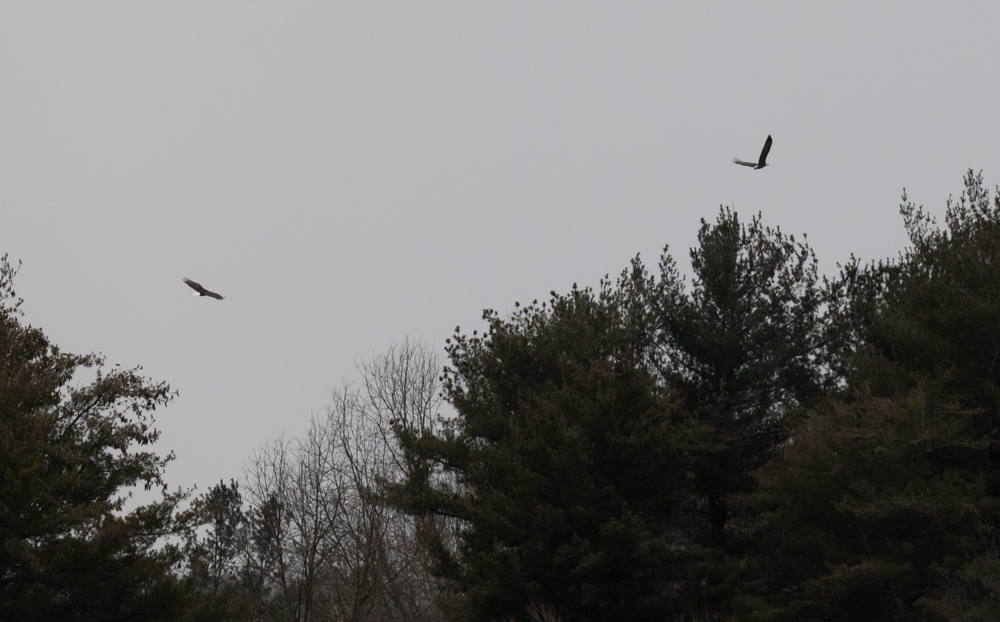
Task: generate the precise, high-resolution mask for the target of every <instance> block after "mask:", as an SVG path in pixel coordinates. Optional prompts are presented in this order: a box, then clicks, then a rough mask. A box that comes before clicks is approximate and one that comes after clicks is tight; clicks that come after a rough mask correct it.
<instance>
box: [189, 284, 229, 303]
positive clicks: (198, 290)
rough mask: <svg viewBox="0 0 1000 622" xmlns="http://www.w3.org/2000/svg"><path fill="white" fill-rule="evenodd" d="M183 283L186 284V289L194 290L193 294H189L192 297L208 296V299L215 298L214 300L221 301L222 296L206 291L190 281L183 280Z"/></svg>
mask: <svg viewBox="0 0 1000 622" xmlns="http://www.w3.org/2000/svg"><path fill="white" fill-rule="evenodd" d="M184 282H185V283H187V285H188V287H190V288H191V289H193V290H194V293H193V294H191V295H192V296H208V297H209V298H215V299H216V300H222V296H220V295H218V294H216V293H215V292H210V291H208V290H207V289H205V288H204V287H202V286H201V285H199V284H198V283H195V282H194V281H192V280H191V279H184Z"/></svg>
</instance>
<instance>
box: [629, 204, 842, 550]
mask: <svg viewBox="0 0 1000 622" xmlns="http://www.w3.org/2000/svg"><path fill="white" fill-rule="evenodd" d="M698 242H699V244H698V246H697V247H696V248H694V249H692V250H691V265H692V268H693V271H694V276H693V279H692V282H691V288H690V291H688V290H687V288H686V287H685V282H684V279H683V278H682V277H681V275H680V273H679V271H678V269H677V267H676V264H675V263H674V260H673V259H672V258H671V257H670V256H669V255H668V254H666V253H664V255H663V258H662V260H661V262H660V278H659V280H656V279H652V278H650V277H648V276H647V275H646V274H645V271H644V270H643V269H642V268H641V265H639V264H638V262H637V261H636V262H635V263H634V264H633V269H632V272H631V275H629V281H630V282H629V285H630V287H631V288H632V291H635V292H637V294H638V299H639V300H640V301H641V304H642V308H643V309H644V310H645V313H646V314H647V317H648V320H647V330H648V335H647V339H648V340H649V341H650V344H649V345H650V346H651V347H648V351H649V352H650V353H651V357H650V358H651V361H652V364H653V366H654V367H655V368H656V369H657V370H658V372H659V375H660V377H661V378H662V379H663V382H664V384H666V386H669V387H671V388H672V389H674V390H675V391H677V392H678V394H679V395H680V396H681V399H682V400H683V404H684V407H685V408H686V410H687V411H688V412H690V413H692V415H693V416H694V418H695V420H696V421H697V422H698V424H699V425H700V426H701V428H702V430H703V431H704V433H705V435H706V436H707V437H708V438H710V439H711V442H710V443H704V444H702V445H700V446H699V447H697V448H693V449H692V456H693V458H694V460H693V463H692V464H691V465H690V467H689V468H690V471H691V473H692V476H693V480H692V482H691V493H692V495H691V498H690V500H689V509H690V510H691V514H692V515H701V516H704V517H705V518H706V519H707V520H706V521H705V522H704V526H703V527H701V528H699V531H701V532H702V535H699V536H697V537H696V540H697V541H698V542H700V543H702V544H704V545H706V546H709V547H711V548H713V549H715V550H717V551H720V552H723V553H726V554H729V555H737V556H738V555H739V554H740V551H741V549H742V548H743V547H745V546H748V543H747V542H745V541H744V539H743V538H742V535H741V533H740V531H741V528H740V523H741V522H745V521H744V520H743V519H745V518H746V517H743V516H741V515H740V514H741V511H740V509H739V508H738V504H735V503H733V501H734V500H735V501H738V499H739V497H740V496H741V495H746V494H748V493H749V492H750V491H751V490H752V487H753V477H752V474H753V471H754V470H755V469H756V468H758V467H759V466H760V465H761V464H763V463H764V462H765V461H766V460H767V459H768V458H769V457H770V455H771V453H770V452H771V449H772V448H773V447H774V446H775V445H776V444H778V443H779V442H781V441H782V440H783V439H784V438H785V437H786V435H787V431H786V416H787V414H788V413H789V412H791V411H793V410H795V409H797V408H801V407H803V406H805V405H807V404H808V403H809V402H810V401H811V400H813V399H814V398H816V397H817V396H818V395H820V393H821V390H822V389H823V388H824V386H825V385H827V384H828V383H829V378H828V376H829V371H828V369H827V367H826V366H825V363H826V362H827V361H828V360H829V359H830V351H829V349H828V347H827V345H828V342H829V335H828V331H827V330H826V325H825V318H824V317H823V315H822V314H821V308H822V306H823V303H824V291H823V289H822V287H821V285H820V281H819V278H818V276H817V267H816V258H815V256H814V254H813V252H812V250H811V249H810V248H809V247H808V246H807V245H805V244H802V243H797V242H796V241H795V239H794V237H792V236H786V235H784V234H782V233H781V231H780V230H777V229H771V228H769V227H765V226H763V224H762V223H761V221H760V217H759V216H757V217H754V218H753V219H751V221H750V223H748V224H743V223H741V222H740V221H739V218H738V216H737V214H736V213H734V212H732V211H731V210H728V209H723V210H721V211H720V213H719V216H718V218H717V220H716V222H715V223H713V224H709V223H707V222H705V221H704V220H703V221H702V226H701V230H700V231H699V233H698ZM734 523H735V527H734ZM734 536H735V538H734Z"/></svg>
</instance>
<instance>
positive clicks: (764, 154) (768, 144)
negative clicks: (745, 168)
mask: <svg viewBox="0 0 1000 622" xmlns="http://www.w3.org/2000/svg"><path fill="white" fill-rule="evenodd" d="M770 150H771V135H770V134H768V135H767V140H766V141H764V149H762V150H761V152H760V162H758V163H757V166H759V167H761V168H764V166H765V165H766V164H767V152H768V151H770Z"/></svg>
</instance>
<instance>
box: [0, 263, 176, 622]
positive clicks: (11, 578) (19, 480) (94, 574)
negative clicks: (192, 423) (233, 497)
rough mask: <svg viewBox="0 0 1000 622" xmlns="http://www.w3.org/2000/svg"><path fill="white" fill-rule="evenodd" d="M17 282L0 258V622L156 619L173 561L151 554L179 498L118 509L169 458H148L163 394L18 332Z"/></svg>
mask: <svg viewBox="0 0 1000 622" xmlns="http://www.w3.org/2000/svg"><path fill="white" fill-rule="evenodd" d="M16 272H17V270H16V268H15V267H14V266H12V265H11V264H10V263H9V262H8V261H7V257H6V256H4V257H3V258H2V259H0V481H2V485H0V542H2V543H3V545H2V547H0V618H2V619H4V620H28V619H51V620H101V619H107V620H113V619H126V618H129V619H163V618H164V617H165V616H168V615H169V613H170V611H171V609H172V608H174V609H176V607H177V606H178V603H179V593H180V588H179V585H178V583H177V581H176V579H175V577H174V575H173V574H172V573H171V572H170V569H171V567H172V566H173V564H174V563H176V562H177V561H178V557H177V556H176V551H175V550H174V549H173V548H172V547H169V546H166V547H158V546H157V544H158V539H159V538H160V537H161V536H163V535H165V534H167V533H169V532H170V531H171V529H172V528H173V527H172V525H173V508H174V504H175V502H176V500H177V497H176V496H174V495H164V497H163V500H162V501H160V502H155V503H151V504H147V505H143V506H140V507H137V508H134V509H131V510H128V509H127V508H126V505H125V504H126V501H127V499H128V497H129V493H128V491H129V489H130V488H131V487H134V486H137V485H142V486H144V487H145V488H146V489H147V490H149V489H151V488H157V489H160V488H163V487H164V483H163V479H162V475H163V470H164V467H165V466H166V464H167V463H168V462H169V461H170V460H171V458H172V457H171V456H166V457H161V456H158V455H156V454H155V453H153V452H152V451H148V450H147V449H146V448H147V447H148V446H149V445H150V444H151V443H153V442H154V441H156V439H157V437H158V432H157V431H156V429H155V428H154V427H153V420H152V412H153V411H154V410H155V409H156V408H158V407H161V406H164V405H166V404H167V403H168V402H169V401H170V399H171V395H172V394H171V392H170V388H169V387H168V386H167V385H166V384H163V383H155V382H152V381H150V380H148V379H146V378H144V377H142V376H141V375H140V374H139V370H138V369H129V370H126V369H121V368H119V367H117V366H116V367H112V368H110V369H109V368H107V367H106V366H105V365H104V360H103V358H102V357H100V356H98V355H94V354H90V355H74V354H67V353H64V352H61V351H60V350H59V348H58V347H56V346H54V345H52V344H51V343H50V342H49V341H48V339H47V338H46V337H45V335H44V334H43V333H42V331H41V330H39V329H37V328H33V327H31V326H29V325H25V324H24V323H23V321H22V318H21V313H20V310H19V309H20V305H21V301H20V300H19V299H18V298H17V297H16V295H15V292H14V289H13V278H14V275H15V274H16ZM88 370H93V372H92V373H93V377H92V379H91V380H89V381H84V380H83V378H84V375H85V374H86V373H87V372H88Z"/></svg>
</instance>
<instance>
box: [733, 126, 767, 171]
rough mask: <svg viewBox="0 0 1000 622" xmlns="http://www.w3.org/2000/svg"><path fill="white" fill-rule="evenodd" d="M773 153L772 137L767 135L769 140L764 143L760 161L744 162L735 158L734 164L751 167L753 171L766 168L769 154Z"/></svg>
mask: <svg viewBox="0 0 1000 622" xmlns="http://www.w3.org/2000/svg"><path fill="white" fill-rule="evenodd" d="M769 151H771V135H770V134H768V135H767V140H766V141H764V149H763V150H761V152H760V159H759V160H757V161H756V162H744V161H743V160H741V159H739V158H733V162H735V163H736V164H739V165H740V166H749V167H750V168H753V169H758V168H764V167H765V166H767V154H768V152H769Z"/></svg>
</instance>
